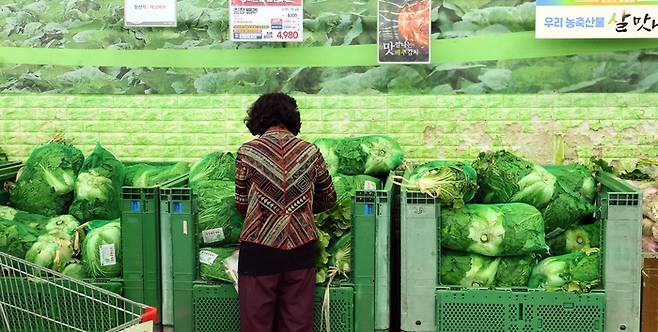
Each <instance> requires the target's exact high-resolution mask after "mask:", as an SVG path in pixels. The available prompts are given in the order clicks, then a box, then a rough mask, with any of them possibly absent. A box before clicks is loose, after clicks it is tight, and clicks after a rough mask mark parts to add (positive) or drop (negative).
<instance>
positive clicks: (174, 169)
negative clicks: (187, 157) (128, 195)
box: [123, 162, 190, 188]
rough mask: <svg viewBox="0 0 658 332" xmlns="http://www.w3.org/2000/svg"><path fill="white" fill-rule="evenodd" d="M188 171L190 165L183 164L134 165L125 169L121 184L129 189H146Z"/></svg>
mask: <svg viewBox="0 0 658 332" xmlns="http://www.w3.org/2000/svg"><path fill="white" fill-rule="evenodd" d="M189 171H190V165H189V164H187V163H184V162H179V163H175V164H172V165H165V166H157V165H148V164H136V165H131V166H128V167H126V176H125V180H124V182H123V184H124V185H125V186H130V187H139V188H148V187H153V186H157V185H160V184H163V183H165V182H168V181H171V180H173V179H176V178H178V177H180V176H182V175H185V174H187V173H188V172H189Z"/></svg>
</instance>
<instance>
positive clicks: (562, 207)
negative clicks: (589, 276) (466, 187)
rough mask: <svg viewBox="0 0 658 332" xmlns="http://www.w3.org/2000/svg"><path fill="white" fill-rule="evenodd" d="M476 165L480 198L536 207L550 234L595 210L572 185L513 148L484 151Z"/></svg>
mask: <svg viewBox="0 0 658 332" xmlns="http://www.w3.org/2000/svg"><path fill="white" fill-rule="evenodd" d="M473 167H474V168H475V170H476V172H477V174H478V185H479V190H478V194H477V196H476V200H477V201H478V202H481V203H487V204H490V203H513V202H519V203H526V204H530V205H532V206H534V207H536V208H537V209H539V211H541V213H542V217H543V218H544V227H545V232H546V236H547V237H549V238H551V237H554V236H557V235H558V234H560V233H562V232H564V231H565V230H566V229H567V228H568V227H569V226H571V225H573V224H575V223H578V222H580V221H581V220H583V219H584V218H585V217H586V216H588V215H591V214H592V213H593V212H594V205H593V204H591V203H589V202H586V201H585V200H583V199H582V198H581V196H580V195H581V194H580V193H577V192H575V191H574V189H573V186H569V185H566V184H564V183H565V182H564V181H558V178H556V176H555V175H553V174H551V173H550V172H549V171H548V170H546V168H544V167H542V166H539V165H537V164H534V163H532V162H530V161H527V160H524V159H522V158H520V157H518V156H516V155H514V154H512V153H510V152H507V151H497V152H483V153H481V154H480V155H479V157H478V159H477V160H476V161H475V162H474V163H473ZM579 178H580V177H579Z"/></svg>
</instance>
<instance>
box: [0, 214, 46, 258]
mask: <svg viewBox="0 0 658 332" xmlns="http://www.w3.org/2000/svg"><path fill="white" fill-rule="evenodd" d="M37 226H39V227H37ZM42 226H43V225H38V224H31V225H30V224H24V223H22V222H19V221H13V220H6V219H0V251H2V252H4V253H6V254H9V255H12V256H15V257H18V258H25V254H26V253H27V251H28V250H29V249H30V248H31V247H32V245H33V244H34V243H35V242H37V238H38V237H39V234H40V233H41V230H40V229H39V228H40V227H42Z"/></svg>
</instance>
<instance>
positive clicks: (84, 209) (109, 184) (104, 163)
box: [69, 144, 126, 221]
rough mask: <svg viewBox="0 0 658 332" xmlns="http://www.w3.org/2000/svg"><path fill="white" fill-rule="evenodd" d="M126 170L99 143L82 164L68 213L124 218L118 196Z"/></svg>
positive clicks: (82, 217)
mask: <svg viewBox="0 0 658 332" xmlns="http://www.w3.org/2000/svg"><path fill="white" fill-rule="evenodd" d="M125 173H126V170H125V168H124V166H123V163H121V162H120V161H119V160H117V159H116V158H115V157H114V155H113V154H112V153H110V152H109V151H107V150H105V149H104V148H103V147H102V146H101V145H100V144H97V145H96V148H95V149H94V151H93V152H92V153H91V154H90V155H89V157H88V158H87V159H86V160H85V162H84V163H83V164H82V170H81V171H80V174H79V175H78V178H77V180H76V181H75V191H74V193H75V196H74V197H75V198H74V199H73V203H72V204H71V208H70V209H69V213H70V214H71V215H73V216H75V217H76V218H78V220H80V221H89V220H94V219H107V220H109V219H116V218H119V217H121V205H120V203H121V202H120V200H119V195H120V193H121V187H122V186H123V181H124V178H125Z"/></svg>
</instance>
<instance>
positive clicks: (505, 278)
mask: <svg viewBox="0 0 658 332" xmlns="http://www.w3.org/2000/svg"><path fill="white" fill-rule="evenodd" d="M535 265H537V256H535V255H527V256H509V257H502V258H501V260H500V265H498V272H497V273H496V287H526V286H528V281H529V280H530V274H531V273H532V269H533V268H534V267H535Z"/></svg>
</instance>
